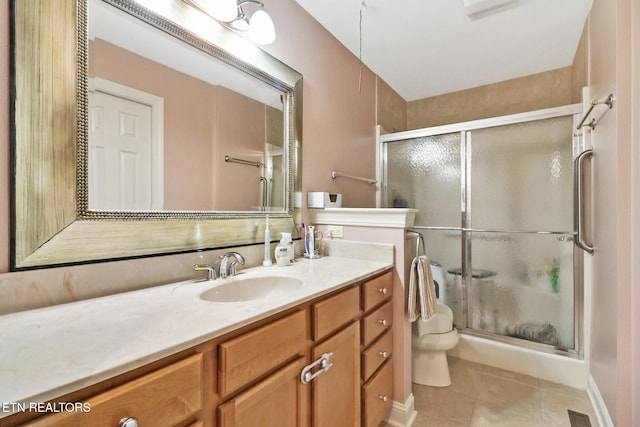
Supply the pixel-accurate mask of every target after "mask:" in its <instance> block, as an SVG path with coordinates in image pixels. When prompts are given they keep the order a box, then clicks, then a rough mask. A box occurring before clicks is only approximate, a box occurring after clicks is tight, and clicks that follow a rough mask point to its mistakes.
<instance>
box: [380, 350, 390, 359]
mask: <svg viewBox="0 0 640 427" xmlns="http://www.w3.org/2000/svg"><path fill="white" fill-rule="evenodd" d="M378 354H379V355H380V357H382V358H383V359H386V358H387V356H388V355H387V352H386V351H381V352H380V353H378Z"/></svg>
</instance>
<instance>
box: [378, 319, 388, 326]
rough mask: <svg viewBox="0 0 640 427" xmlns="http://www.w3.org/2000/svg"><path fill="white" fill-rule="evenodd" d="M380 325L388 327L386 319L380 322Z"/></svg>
mask: <svg viewBox="0 0 640 427" xmlns="http://www.w3.org/2000/svg"><path fill="white" fill-rule="evenodd" d="M378 323H380V324H381V325H382V326H387V321H386V320H385V319H381V320H378Z"/></svg>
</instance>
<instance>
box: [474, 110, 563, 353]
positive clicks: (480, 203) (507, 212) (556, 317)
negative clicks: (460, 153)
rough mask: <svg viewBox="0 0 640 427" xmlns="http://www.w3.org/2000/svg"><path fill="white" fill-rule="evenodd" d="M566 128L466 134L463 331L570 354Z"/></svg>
mask: <svg viewBox="0 0 640 427" xmlns="http://www.w3.org/2000/svg"><path fill="white" fill-rule="evenodd" d="M572 125H573V119H572V117H571V116H565V117H559V118H553V119H546V120H538V121H532V122H526V123H518V124H511V125H505V126H498V127H491V128H485V129H479V130H473V131H470V132H469V133H468V134H467V143H468V147H469V148H468V150H469V154H470V155H469V156H468V160H467V161H468V165H467V167H468V170H469V175H468V182H467V190H466V191H467V194H468V196H469V198H468V200H469V202H468V205H467V212H468V214H467V218H466V221H467V228H468V229H470V230H471V231H470V232H469V235H468V241H467V245H468V246H467V248H468V249H469V251H468V255H467V256H468V260H467V261H468V263H469V264H470V265H472V271H471V272H470V274H469V273H468V274H467V277H465V280H466V283H467V285H468V289H469V291H468V298H469V304H468V312H467V320H468V327H470V328H471V329H474V330H480V331H486V332H491V333H495V334H499V335H505V336H512V337H517V338H523V339H527V340H529V341H535V342H540V343H544V344H550V345H554V346H559V347H562V348H566V349H573V348H575V345H574V310H573V307H574V288H573V283H574V280H573V266H574V260H573V198H572V195H573V152H572V150H573V146H572V138H571V135H572ZM469 275H471V277H468V276H469Z"/></svg>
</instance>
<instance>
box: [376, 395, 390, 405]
mask: <svg viewBox="0 0 640 427" xmlns="http://www.w3.org/2000/svg"><path fill="white" fill-rule="evenodd" d="M378 399H380V400H382V401H383V402H384V403H387V400H389V398H388V397H387V395H385V394H383V395H382V396H378Z"/></svg>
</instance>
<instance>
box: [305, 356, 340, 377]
mask: <svg viewBox="0 0 640 427" xmlns="http://www.w3.org/2000/svg"><path fill="white" fill-rule="evenodd" d="M331 356H333V353H324V354H323V355H322V356H320V359H318V360H316V361H315V362H313V363H311V364H309V365H307V366H305V367H304V368H302V372H300V382H301V383H302V384H309V383H310V382H311V380H313V379H314V378H315V377H317V376H318V375H320V374H321V373H323V372H327V371H328V370H329V369H331V367H332V366H333V363H331V362H329V359H330V358H331ZM316 366H319V367H320V369H318V370H317V371H315V372H311V370H312V369H313V368H315V367H316Z"/></svg>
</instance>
